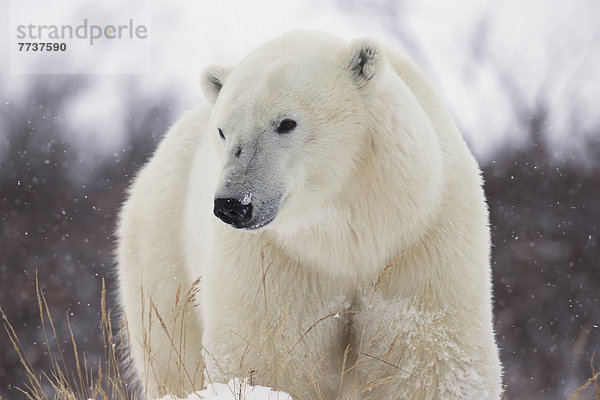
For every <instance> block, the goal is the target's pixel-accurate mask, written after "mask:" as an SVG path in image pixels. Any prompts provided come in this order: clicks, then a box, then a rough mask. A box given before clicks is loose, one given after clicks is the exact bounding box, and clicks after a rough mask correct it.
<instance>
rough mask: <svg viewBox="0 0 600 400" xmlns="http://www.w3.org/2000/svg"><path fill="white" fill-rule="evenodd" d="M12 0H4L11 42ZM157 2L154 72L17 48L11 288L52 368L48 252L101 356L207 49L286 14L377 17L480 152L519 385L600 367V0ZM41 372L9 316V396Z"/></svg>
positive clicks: (376, 23) (7, 205)
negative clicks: (138, 180) (132, 240)
mask: <svg viewBox="0 0 600 400" xmlns="http://www.w3.org/2000/svg"><path fill="white" fill-rule="evenodd" d="M40 2H41V0H40ZM71 3H72V8H69V9H66V10H65V9H54V11H52V12H54V13H56V15H57V16H58V15H60V16H61V18H65V16H64V14H66V15H70V14H71V13H72V18H73V20H77V18H78V16H79V15H80V14H81V13H82V12H84V11H85V9H83V11H82V8H83V6H84V2H83V1H77V0H72V2H71ZM40 4H41V3H40ZM138 6H139V2H136V1H131V2H127V3H122V4H121V5H120V6H119V7H115V8H113V9H111V8H110V7H108V8H107V10H106V15H107V18H111V17H113V18H114V17H115V16H123V15H126V14H127V13H129V12H131V13H133V12H135V11H139V10H136V7H138ZM8 11H9V3H8V2H7V1H6V0H1V1H0V26H2V28H3V30H2V33H1V35H0V50H2V54H6V52H7V48H8V37H7V31H8V30H7V29H4V28H5V27H8V25H9V20H8V18H9V17H8V15H9V12H8ZM52 12H50V11H49V12H48V13H46V14H45V15H46V17H45V18H47V20H46V21H48V20H51V19H52ZM111 13H112V14H111ZM150 14H151V27H150V36H151V47H152V63H151V66H150V72H149V73H147V74H140V75H115V74H112V75H111V74H95V75H23V74H21V75H20V74H11V73H10V72H9V71H10V70H9V63H8V59H7V58H6V57H4V58H3V59H2V60H1V61H0V306H1V307H2V308H3V309H4V311H5V313H6V314H7V317H8V318H9V319H10V321H11V322H12V323H13V325H14V326H15V329H16V330H17V333H18V335H19V336H20V338H21V340H22V342H23V344H24V346H25V348H26V354H27V356H28V357H29V358H30V360H31V361H32V363H33V365H34V367H35V368H37V369H38V370H40V371H44V370H47V368H48V356H47V354H45V353H44V351H45V346H44V345H43V335H42V332H41V331H40V330H39V329H38V328H39V321H38V316H37V304H36V303H35V271H36V270H37V271H38V274H39V280H40V284H41V286H42V288H43V290H44V292H45V293H46V297H47V300H48V302H49V305H50V307H51V308H52V310H53V314H54V315H55V317H56V319H57V320H58V321H59V323H58V325H57V334H58V336H59V340H61V341H62V340H67V339H68V337H69V334H68V331H67V326H66V323H64V321H63V320H64V318H63V317H64V316H65V315H66V314H68V315H70V318H71V320H72V325H73V329H74V331H75V335H76V337H77V338H78V343H79V347H80V348H81V349H82V350H84V351H85V352H86V354H87V355H88V359H90V360H94V359H97V358H98V356H99V355H100V354H101V352H102V344H101V341H100V340H99V334H100V331H99V326H98V313H99V308H100V285H101V278H102V277H105V278H106V279H107V280H108V284H109V287H114V286H113V283H114V281H113V274H114V263H113V259H112V250H113V248H114V241H113V237H112V232H113V231H114V227H115V216H116V213H117V210H118V207H119V204H120V202H121V201H122V199H123V192H124V189H125V187H126V185H127V183H128V182H129V181H130V179H131V177H132V175H133V174H134V173H135V171H137V170H138V169H139V167H140V166H141V165H142V164H143V163H144V161H145V160H146V159H147V157H148V155H149V154H150V153H151V152H152V151H153V149H154V148H155V146H156V144H157V142H158V141H159V140H160V138H161V136H162V135H163V134H164V132H165V130H166V129H167V128H168V127H169V126H170V125H171V124H172V123H173V122H174V121H175V120H176V119H177V117H178V116H179V115H181V113H182V111H183V110H185V109H188V108H190V107H192V106H193V105H194V104H195V103H196V102H198V101H200V100H201V99H202V95H201V93H200V90H199V88H198V74H199V72H200V71H201V70H202V68H203V67H204V66H206V65H209V64H215V63H216V64H223V65H231V64H234V63H236V62H237V61H238V60H240V58H241V57H243V56H244V55H245V54H246V53H248V52H249V51H251V50H252V49H253V48H255V47H256V46H258V45H260V44H261V43H263V42H264V41H265V40H268V39H270V38H272V37H274V36H276V35H278V34H280V33H283V32H286V31H288V30H291V29H296V28H317V29H321V30H326V31H329V32H332V33H336V34H338V35H340V36H343V37H346V38H348V39H350V38H354V37H360V36H366V35H369V36H374V37H377V38H380V39H382V40H384V41H386V42H388V43H390V44H391V45H393V46H395V47H397V48H400V49H403V50H404V51H405V52H407V53H408V54H409V55H411V57H412V58H413V59H414V60H415V61H416V62H417V64H419V65H420V66H421V68H422V69H423V70H424V71H425V72H426V73H427V74H428V75H429V76H430V78H431V79H432V80H433V81H434V84H435V85H436V86H437V87H438V89H439V91H440V92H441V93H442V95H443V97H444V99H445V101H446V102H447V104H448V105H449V106H450V108H451V110H452V112H453V114H454V116H455V118H456V119H457V121H458V124H459V126H460V128H461V130H462V131H463V133H464V135H465V137H466V138H467V141H468V143H469V145H470V147H471V148H472V150H473V151H474V153H475V154H476V156H477V158H478V159H479V161H480V163H481V165H482V168H483V171H484V177H485V180H486V193H487V196H488V200H489V205H490V211H491V220H492V221H491V222H492V232H493V244H494V248H493V267H494V290H495V317H496V329H497V332H498V340H499V344H500V347H501V349H502V350H501V356H502V360H503V363H504V365H505V369H506V385H507V398H508V399H564V398H566V397H567V395H568V394H570V393H571V392H572V391H573V390H574V389H575V388H576V387H577V386H579V385H581V384H583V383H584V382H585V380H586V379H587V378H588V377H589V376H590V375H591V370H590V368H589V359H590V357H591V356H592V353H593V352H594V351H595V350H600V327H599V326H600V265H599V264H600V261H599V260H600V249H599V247H598V241H599V240H600V112H598V101H599V99H600V79H599V77H598V71H600V24H598V20H599V19H600V3H599V2H597V1H594V0H589V1H577V0H575V1H569V2H563V1H559V0H547V1H544V2H541V1H540V2H537V1H535V2H534V1H532V2H521V1H516V0H511V1H502V2H493V3H492V2H487V1H472V0H469V1H467V0H458V1H453V2H442V1H435V2H434V1H422V2H418V3H417V2H409V1H403V0H372V1H361V0H345V1H342V0H339V1H329V2H325V1H317V0H312V1H311V0H306V1H299V0H293V1H285V2H284V1H269V0H255V1H252V2H247V1H219V2H216V1H211V2H208V1H191V0H176V1H170V2H158V1H152V5H151V9H150ZM102 51H104V52H105V54H104V59H105V60H106V62H108V63H113V62H114V63H118V62H119V60H120V59H121V58H122V57H123V53H122V52H123V50H122V49H120V48H119V47H118V46H114V47H107V48H104V49H103V50H102ZM76 61H77V60H73V62H76ZM113 306H114V304H113ZM60 321H63V322H60ZM67 362H69V360H68V359H67ZM596 365H597V366H598V364H596ZM23 382H24V372H23V371H22V369H21V368H19V366H18V358H17V356H16V354H15V353H14V352H13V351H12V348H11V346H10V343H9V342H8V338H7V336H6V335H5V334H4V332H3V331H1V332H0V396H3V397H5V398H9V399H21V398H24V397H23V396H22V395H20V394H19V393H18V392H17V391H16V390H15V388H14V385H16V386H22V385H23ZM587 395H588V396H590V397H588V398H591V393H588V394H587ZM585 396H586V394H585V393H584V394H583V395H582V396H581V398H586V397H585Z"/></svg>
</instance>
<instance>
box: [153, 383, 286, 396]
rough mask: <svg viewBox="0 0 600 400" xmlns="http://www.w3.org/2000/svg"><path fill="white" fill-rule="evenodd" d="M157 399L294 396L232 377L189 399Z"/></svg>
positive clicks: (211, 385)
mask: <svg viewBox="0 0 600 400" xmlns="http://www.w3.org/2000/svg"><path fill="white" fill-rule="evenodd" d="M157 400H292V397H291V396H290V395H289V394H286V393H283V392H276V391H274V390H272V389H271V388H268V387H264V386H252V385H250V384H249V383H248V381H247V380H244V381H243V382H242V383H240V381H239V380H238V379H232V380H230V381H229V383H227V384H225V383H213V384H209V385H208V388H207V389H205V390H202V391H200V392H196V393H192V394H190V395H189V396H188V397H187V399H179V398H177V397H173V396H165V397H162V398H160V399H157Z"/></svg>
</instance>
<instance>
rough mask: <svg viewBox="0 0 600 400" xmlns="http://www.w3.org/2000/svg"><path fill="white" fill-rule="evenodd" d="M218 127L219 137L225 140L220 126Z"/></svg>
mask: <svg viewBox="0 0 600 400" xmlns="http://www.w3.org/2000/svg"><path fill="white" fill-rule="evenodd" d="M218 129H219V136H221V139H223V140H225V135H224V134H223V131H222V130H221V128H218Z"/></svg>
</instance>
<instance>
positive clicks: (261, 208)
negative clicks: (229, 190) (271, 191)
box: [213, 193, 281, 230]
mask: <svg viewBox="0 0 600 400" xmlns="http://www.w3.org/2000/svg"><path fill="white" fill-rule="evenodd" d="M280 203H281V196H278V197H275V198H271V199H267V200H260V199H259V198H258V196H255V195H253V193H245V194H244V195H238V196H231V195H227V194H225V193H222V194H220V195H218V196H217V197H215V201H214V209H213V213H214V214H215V216H216V217H217V218H219V219H220V220H221V221H223V222H224V223H226V224H227V225H230V226H231V227H233V228H236V229H245V230H255V229H259V228H262V227H263V226H265V225H267V224H269V223H270V222H271V221H273V220H274V219H275V217H276V216H277V212H278V211H279V205H280Z"/></svg>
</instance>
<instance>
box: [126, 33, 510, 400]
mask: <svg viewBox="0 0 600 400" xmlns="http://www.w3.org/2000/svg"><path fill="white" fill-rule="evenodd" d="M201 81H202V87H203V90H204V92H205V94H206V97H207V99H208V101H207V104H202V105H199V106H198V107H197V108H195V109H193V110H192V111H189V112H188V113H187V114H185V115H184V116H183V117H182V118H181V120H180V121H178V122H177V123H176V124H175V125H174V126H173V127H172V128H171V129H170V131H169V132H168V134H167V135H166V137H165V138H164V140H163V141H162V143H161V144H160V146H159V147H158V149H157V151H156V153H155V154H154V156H153V157H152V159H151V160H150V162H149V163H148V164H147V165H146V166H145V167H144V168H143V169H142V170H141V172H140V173H139V175H138V176H137V178H136V179H135V183H134V184H133V186H132V188H131V190H130V193H129V198H128V200H127V202H126V203H125V205H124V207H123V209H122V212H121V217H120V226H119V231H118V240H119V243H118V263H119V282H120V300H121V304H122V308H123V311H124V315H125V316H126V319H127V322H128V327H129V330H130V337H129V344H130V352H131V358H132V359H133V367H134V368H133V369H134V370H135V371H136V373H137V375H138V377H139V378H140V380H141V383H142V386H143V388H144V390H145V391H146V393H147V394H148V396H158V395H161V394H164V393H166V392H174V393H176V394H183V393H185V392H186V391H192V390H198V389H200V388H201V387H202V386H203V385H205V384H206V383H207V382H209V381H214V382H228V381H229V379H232V378H246V379H249V380H250V382H251V383H252V384H260V385H264V386H271V387H274V388H276V389H278V390H285V391H286V392H288V393H289V394H290V395H292V396H293V398H295V399H302V400H303V399H325V400H329V399H377V400H381V399H471V400H472V399H498V398H499V396H500V394H501V366H500V362H499V358H498V349H497V346H496V343H495V338H494V332H493V326H492V305H491V283H490V280H491V279H490V233H489V227H488V212H487V207H486V202H485V198H484V193H483V190H482V180H481V174H480V170H479V168H478V166H477V163H476V161H475V159H474V157H473V156H472V155H471V153H470V151H469V150H468V148H467V146H466V144H465V142H464V141H463V139H462V137H461V135H460V134H459V132H458V130H457V128H456V126H455V123H454V122H453V120H452V118H451V116H450V115H449V113H448V111H447V110H446V108H445V107H444V105H443V104H442V102H441V101H440V99H439V98H438V96H437V95H436V94H435V92H434V90H433V88H432V86H431V85H430V84H429V83H428V81H427V80H426V78H425V77H424V76H423V74H422V73H421V72H420V71H419V70H418V69H417V68H416V67H415V65H414V64H413V63H412V62H411V61H409V60H408V59H407V58H406V57H405V56H403V55H401V54H399V53H398V52H396V51H394V50H392V49H390V48H389V47H387V46H385V45H383V44H380V43H378V42H377V41H375V40H373V39H368V38H366V39H358V40H354V41H352V42H347V41H345V40H343V39H341V38H338V37H335V36H333V35H329V34H325V33H321V32H315V31H296V32H292V33H288V34H285V35H283V36H281V37H279V38H276V39H274V40H272V41H270V42H268V43H266V44H265V45H263V46H262V47H260V48H259V49H257V50H255V51H254V52H252V53H250V55H248V56H247V57H246V58H244V59H243V60H242V61H241V62H240V63H239V64H238V65H236V66H235V67H233V68H222V67H218V66H213V67H209V68H207V69H206V70H205V71H204V73H203V74H202V78H201Z"/></svg>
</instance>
